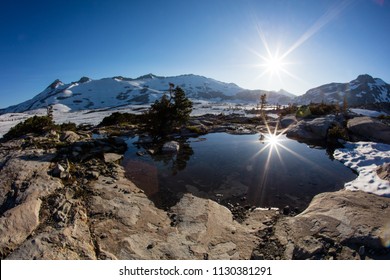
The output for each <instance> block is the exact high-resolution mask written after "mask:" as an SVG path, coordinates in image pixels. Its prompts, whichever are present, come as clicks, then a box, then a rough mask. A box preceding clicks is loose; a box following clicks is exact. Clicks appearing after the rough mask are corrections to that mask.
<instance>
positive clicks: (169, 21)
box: [0, 0, 390, 108]
mask: <svg viewBox="0 0 390 280" xmlns="http://www.w3.org/2000/svg"><path fill="white" fill-rule="evenodd" d="M389 34H390V0H346V1H341V0H316V1H313V0H306V1H303V0H295V1H292V0H291V1H279V0H187V1H184V0H182V1H179V0H176V1H174V0H172V1H171V0H166V1H161V0H160V1H153V0H142V1H141V0H140V1H135V0H127V1H125V0H123V1H121V0H110V1H103V0H101V1H100V0H50V1H48V0H47V1H43V0H42V1H41V0H35V1H22V0H2V1H1V2H0V95H1V100H0V108H4V107H6V106H9V105H13V104H17V103H19V102H22V101H25V100H27V99H29V98H32V97H33V96H34V95H36V94H38V93H39V92H41V91H42V90H44V89H45V88H46V87H47V86H48V85H49V84H50V83H51V82H52V81H54V80H55V79H57V78H58V79H60V80H62V81H63V82H65V83H69V82H72V81H77V80H78V79H79V78H80V77H82V76H88V77H90V78H92V79H100V78H104V77H112V76H116V75H122V76H125V77H133V78H134V77H138V76H141V75H143V74H147V73H153V74H156V75H162V76H173V75H180V74H188V73H193V74H199V75H203V76H207V77H211V78H214V79H217V80H220V81H224V82H234V83H236V84H238V85H239V86H241V87H244V88H249V89H267V90H279V89H281V88H283V89H285V90H287V91H290V92H292V93H294V94H297V95H300V94H303V93H305V92H306V91H307V90H308V89H310V88H313V87H316V86H319V85H322V84H325V83H329V82H347V81H350V80H352V79H354V78H356V77H357V76H358V75H359V74H365V73H367V74H370V75H372V76H374V77H380V78H382V79H383V80H384V81H386V82H388V83H390V36H389ZM270 56H275V57H277V58H279V62H278V63H279V64H278V65H279V67H278V68H277V70H275V71H274V72H272V71H271V69H270V67H269V64H268V63H267V61H268V60H270Z"/></svg>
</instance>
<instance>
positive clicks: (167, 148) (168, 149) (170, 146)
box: [162, 141, 180, 153]
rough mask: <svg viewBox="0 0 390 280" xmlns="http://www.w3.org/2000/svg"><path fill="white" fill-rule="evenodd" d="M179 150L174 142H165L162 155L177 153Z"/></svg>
mask: <svg viewBox="0 0 390 280" xmlns="http://www.w3.org/2000/svg"><path fill="white" fill-rule="evenodd" d="M179 149H180V145H179V143H178V142H176V141H169V142H166V143H165V144H164V145H163V147H162V152H163V153H177V152H178V151H179Z"/></svg>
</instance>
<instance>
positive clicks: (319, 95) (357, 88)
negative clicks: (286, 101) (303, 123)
mask: <svg viewBox="0 0 390 280" xmlns="http://www.w3.org/2000/svg"><path fill="white" fill-rule="evenodd" d="M344 97H345V98H346V100H347V103H348V105H349V106H359V105H365V104H372V103H381V102H390V85H389V84H387V83H385V82H384V81H383V80H381V79H379V78H373V77H371V76H370V75H367V74H366V75H360V76H358V77H357V78H356V79H355V80H352V81H350V82H349V83H331V84H326V85H322V86H319V87H316V88H313V89H310V90H308V91H307V92H306V93H305V94H304V95H301V96H297V97H296V98H295V99H294V103H297V104H309V103H310V102H314V103H320V102H325V103H342V102H343V101H344Z"/></svg>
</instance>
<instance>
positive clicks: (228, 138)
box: [124, 133, 356, 209]
mask: <svg viewBox="0 0 390 280" xmlns="http://www.w3.org/2000/svg"><path fill="white" fill-rule="evenodd" d="M201 140H204V141H201ZM134 142H135V139H132V140H129V142H128V144H129V150H128V152H127V153H126V155H125V160H124V166H125V169H126V172H127V175H128V176H129V178H130V179H132V180H133V181H134V182H135V183H136V184H137V185H138V186H139V187H141V188H142V189H144V190H145V192H146V194H147V195H149V197H150V198H151V199H152V200H154V201H155V203H156V204H157V205H162V204H164V205H165V206H167V204H169V205H168V206H172V205H174V204H175V203H176V202H177V201H178V200H179V199H180V196H181V194H183V193H186V192H191V193H193V194H195V195H197V196H200V197H206V198H211V199H214V200H217V201H219V202H221V203H223V204H227V203H237V202H238V203H240V204H248V205H256V206H261V207H284V206H285V205H289V206H291V207H298V208H300V209H303V208H305V207H306V206H307V204H308V203H309V202H310V200H311V199H312V197H313V196H314V195H316V194H318V193H321V192H325V191H335V190H338V189H341V188H342V187H343V186H344V183H345V182H347V181H351V180H353V179H354V178H355V177H356V175H355V174H353V172H352V171H351V170H350V169H348V168H346V167H345V166H344V165H343V164H341V163H340V162H338V161H333V160H330V159H329V156H328V154H327V152H326V150H325V149H312V148H309V147H308V146H307V145H305V144H302V143H298V142H296V141H293V140H290V139H287V138H286V137H285V136H284V135H275V134H272V133H271V134H268V135H264V137H261V136H260V135H259V134H256V135H230V134H226V133H214V134H209V135H206V136H204V139H198V138H190V139H188V140H186V141H182V142H181V143H180V146H181V149H180V151H179V153H178V154H177V155H175V154H170V155H161V154H159V153H155V154H148V153H145V155H143V156H141V157H139V156H136V153H137V152H139V151H140V150H141V151H147V147H137V146H136V145H133V144H132V143H134Z"/></svg>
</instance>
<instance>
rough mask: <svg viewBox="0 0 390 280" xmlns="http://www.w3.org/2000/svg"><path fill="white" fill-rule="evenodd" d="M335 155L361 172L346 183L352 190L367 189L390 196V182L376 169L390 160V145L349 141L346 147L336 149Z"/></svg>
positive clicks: (366, 190)
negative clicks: (379, 174) (381, 176)
mask: <svg viewBox="0 0 390 280" xmlns="http://www.w3.org/2000/svg"><path fill="white" fill-rule="evenodd" d="M333 155H334V157H335V158H336V159H337V160H339V161H341V162H342V163H344V165H346V166H348V167H349V168H352V169H353V170H355V171H357V172H358V173H359V176H358V177H357V178H356V179H355V180H353V181H351V182H348V183H346V184H345V185H344V187H345V188H346V189H348V190H351V191H357V190H361V191H365V192H369V193H374V194H377V195H382V196H388V197H390V182H389V181H386V180H382V179H381V178H379V177H378V174H377V172H376V169H377V168H378V166H380V165H383V164H384V163H388V162H390V145H387V144H383V143H374V142H357V143H351V142H348V143H346V144H345V148H342V149H337V150H335V151H334V154H333Z"/></svg>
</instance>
